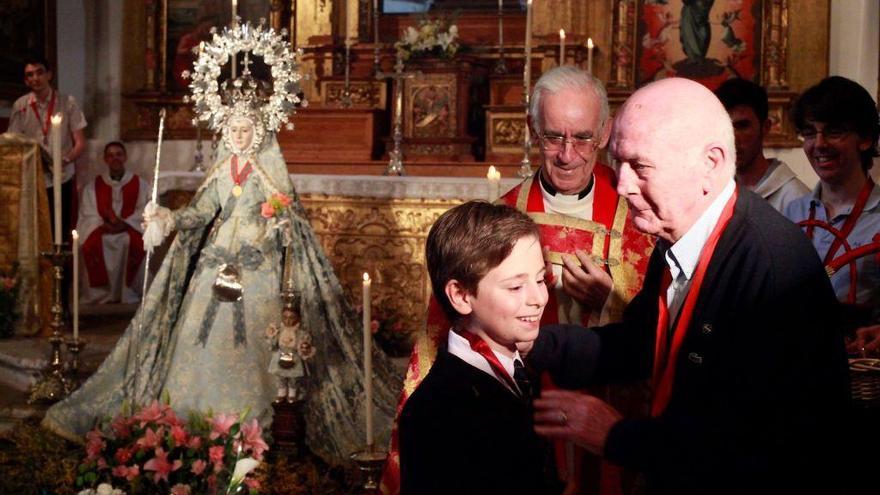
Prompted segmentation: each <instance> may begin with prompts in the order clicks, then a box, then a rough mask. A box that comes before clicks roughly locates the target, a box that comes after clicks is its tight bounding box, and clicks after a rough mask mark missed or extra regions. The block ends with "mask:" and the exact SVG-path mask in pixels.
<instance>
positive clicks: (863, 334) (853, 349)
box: [846, 325, 880, 357]
mask: <svg viewBox="0 0 880 495" xmlns="http://www.w3.org/2000/svg"><path fill="white" fill-rule="evenodd" d="M846 350H847V352H850V353H853V354H862V353H869V352H871V353H876V352H880V325H872V326H869V327H862V328H860V329H858V330H856V338H855V340H853V341H852V342H850V343H849V344H847V346H846ZM863 357H864V356H863Z"/></svg>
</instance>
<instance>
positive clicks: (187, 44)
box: [166, 0, 270, 92]
mask: <svg viewBox="0 0 880 495" xmlns="http://www.w3.org/2000/svg"><path fill="white" fill-rule="evenodd" d="M269 3H270V0H239V1H238V2H237V4H238V7H237V10H238V16H239V17H240V18H241V19H242V21H251V23H258V22H259V21H260V19H261V18H264V19H268V18H269V7H270V5H269ZM231 19H232V2H231V1H230V0H168V23H167V25H166V29H167V31H166V33H167V34H166V35H167V40H168V44H167V52H166V53H167V57H168V60H167V63H168V67H169V68H171V70H170V71H169V74H168V88H169V89H171V90H172V91H177V92H183V91H186V90H187V88H188V86H189V81H188V80H187V79H185V78H184V77H182V76H181V74H182V73H183V71H185V70H191V69H192V65H193V62H195V60H196V57H197V54H196V52H195V50H197V49H198V46H199V43H200V42H202V41H208V40H210V39H211V32H210V31H211V28H212V27H214V26H216V27H217V29H222V28H223V26H226V25H228V24H229V23H230V21H231Z"/></svg>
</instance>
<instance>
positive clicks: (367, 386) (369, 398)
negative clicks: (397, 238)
mask: <svg viewBox="0 0 880 495" xmlns="http://www.w3.org/2000/svg"><path fill="white" fill-rule="evenodd" d="M370 284H371V280H370V274H369V273H364V297H363V305H364V407H366V418H367V449H368V450H372V449H373V332H372V329H371V328H370V327H371V324H372V321H373V320H372V315H371V314H370V313H371V311H370Z"/></svg>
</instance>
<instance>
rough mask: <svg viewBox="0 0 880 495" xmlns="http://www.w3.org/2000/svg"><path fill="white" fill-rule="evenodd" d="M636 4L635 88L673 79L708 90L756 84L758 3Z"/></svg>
mask: <svg viewBox="0 0 880 495" xmlns="http://www.w3.org/2000/svg"><path fill="white" fill-rule="evenodd" d="M639 3H640V5H639V8H638V11H637V15H638V21H637V22H638V28H637V33H636V42H637V45H636V60H637V63H636V86H642V85H644V84H646V83H649V82H651V81H654V80H657V79H662V78H665V77H673V76H676V77H686V78H688V79H693V80H696V81H699V82H701V83H702V84H704V85H706V86H707V87H708V88H709V89H712V90H714V89H715V88H717V87H718V86H719V85H720V84H721V83H722V82H724V81H725V80H726V79H729V78H731V77H741V78H743V79H749V80H752V81H758V79H759V74H760V67H761V64H760V60H761V26H762V19H761V16H762V2H761V0H644V1H642V2H639Z"/></svg>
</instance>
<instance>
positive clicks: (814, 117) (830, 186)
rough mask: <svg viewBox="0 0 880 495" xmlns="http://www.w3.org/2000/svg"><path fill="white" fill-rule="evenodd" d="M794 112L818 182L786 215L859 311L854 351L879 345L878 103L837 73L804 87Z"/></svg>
mask: <svg viewBox="0 0 880 495" xmlns="http://www.w3.org/2000/svg"><path fill="white" fill-rule="evenodd" d="M792 118H793V120H794V124H795V127H796V128H797V129H798V133H800V135H801V137H802V138H803V140H804V145H803V147H804V153H805V154H806V155H807V159H808V160H809V161H810V165H811V166H812V167H813V170H814V171H815V172H816V175H818V176H819V183H818V184H817V185H816V188H815V189H813V192H812V193H811V194H807V195H805V196H803V197H801V198H800V199H798V200H797V201H795V202H793V203H792V204H790V205H789V206H788V208H786V210H785V216H787V217H788V218H789V219H791V220H792V221H794V222H798V223H799V224H800V225H802V227H803V229H804V232H805V233H806V234H807V237H809V238H810V240H811V241H812V242H813V247H815V248H816V251H817V252H818V253H819V256H820V257H821V258H822V260H823V261H824V263H825V266H826V269H827V270H828V271H829V273H831V284H832V285H833V286H834V291H835V293H836V294H837V298H838V299H839V300H840V301H841V302H843V303H845V304H847V307H848V308H850V309H853V310H854V312H853V314H852V316H851V317H850V322H851V323H852V324H853V325H855V326H857V327H861V328H859V329H858V330H857V332H856V338H855V340H854V341H852V342H851V343H850V345H849V350H850V352H853V353H867V352H877V351H880V259H878V254H876V250H878V249H880V188H878V187H876V186H875V184H874V180H873V179H872V178H871V176H870V174H869V173H868V171H869V170H870V168H871V166H872V165H873V163H874V157H876V156H878V145H877V142H878V136H880V116H878V112H877V104H876V103H875V102H874V100H873V98H871V95H870V94H869V93H868V92H867V91H866V90H865V89H864V88H863V87H861V86H860V85H859V84H858V83H856V82H854V81H851V80H849V79H846V78H844V77H840V76H832V77H829V78H826V79H823V80H822V81H821V82H819V83H818V84H816V85H815V86H813V87H811V88H809V89H807V90H806V91H804V93H803V94H802V95H801V96H800V98H798V100H797V102H796V103H795V106H794V111H793V112H792ZM872 250H873V252H872ZM860 252H861V253H864V254H863V255H862V256H859V253H860ZM850 259H852V263H849V260H850Z"/></svg>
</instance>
